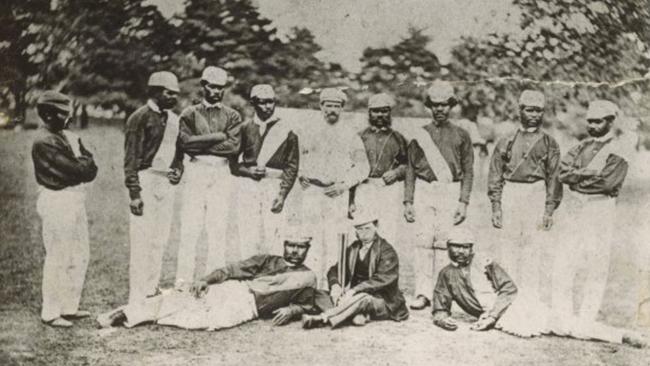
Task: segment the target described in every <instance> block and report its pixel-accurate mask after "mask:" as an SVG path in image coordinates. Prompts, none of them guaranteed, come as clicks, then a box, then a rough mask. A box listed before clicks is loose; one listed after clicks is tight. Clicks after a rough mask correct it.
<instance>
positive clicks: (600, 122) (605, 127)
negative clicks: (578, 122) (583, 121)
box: [587, 117, 614, 137]
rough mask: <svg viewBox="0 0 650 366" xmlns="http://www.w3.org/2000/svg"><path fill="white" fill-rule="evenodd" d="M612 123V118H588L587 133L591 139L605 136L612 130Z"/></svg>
mask: <svg viewBox="0 0 650 366" xmlns="http://www.w3.org/2000/svg"><path fill="white" fill-rule="evenodd" d="M613 122H614V118H613V117H605V118H590V119H588V120H587V132H589V135H590V136H591V137H601V136H605V135H607V133H608V132H609V131H610V130H611V129H612V123H613Z"/></svg>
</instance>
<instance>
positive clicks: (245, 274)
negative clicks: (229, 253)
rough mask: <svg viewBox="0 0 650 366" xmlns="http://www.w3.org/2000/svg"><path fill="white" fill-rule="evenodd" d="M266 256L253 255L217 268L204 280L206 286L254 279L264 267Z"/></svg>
mask: <svg viewBox="0 0 650 366" xmlns="http://www.w3.org/2000/svg"><path fill="white" fill-rule="evenodd" d="M267 259H268V255H255V256H252V257H250V258H248V259H245V260H243V261H240V262H236V263H231V264H228V265H226V266H225V267H223V268H219V269H217V270H215V271H213V272H212V273H210V274H209V275H207V276H206V277H205V278H204V280H205V281H206V282H208V284H211V285H212V284H215V283H221V282H224V281H226V280H249V279H252V278H254V277H255V275H256V274H258V273H259V272H260V271H261V270H262V268H263V267H264V265H265V263H266V260H267Z"/></svg>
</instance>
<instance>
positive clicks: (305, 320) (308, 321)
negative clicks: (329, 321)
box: [302, 314, 325, 329]
mask: <svg viewBox="0 0 650 366" xmlns="http://www.w3.org/2000/svg"><path fill="white" fill-rule="evenodd" d="M324 326H325V320H324V319H323V317H322V316H319V315H307V314H303V316H302V327H303V329H312V328H320V327H324Z"/></svg>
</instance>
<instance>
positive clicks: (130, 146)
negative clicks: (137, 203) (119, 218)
mask: <svg viewBox="0 0 650 366" xmlns="http://www.w3.org/2000/svg"><path fill="white" fill-rule="evenodd" d="M141 122H142V121H141V119H140V118H138V116H137V115H135V114H132V115H131V116H130V117H129V119H128V120H127V121H126V126H125V130H124V185H126V188H128V190H129V197H131V199H136V198H140V192H141V191H142V187H141V186H140V178H139V177H138V169H139V167H140V164H141V163H142V160H141V158H142V149H143V144H144V131H143V127H142V123H141Z"/></svg>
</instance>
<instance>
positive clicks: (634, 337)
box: [622, 333, 650, 348]
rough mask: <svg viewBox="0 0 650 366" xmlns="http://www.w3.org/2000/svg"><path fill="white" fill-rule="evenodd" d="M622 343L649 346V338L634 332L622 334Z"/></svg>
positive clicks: (639, 346) (632, 345)
mask: <svg viewBox="0 0 650 366" xmlns="http://www.w3.org/2000/svg"><path fill="white" fill-rule="evenodd" d="M622 343H623V344H627V345H628V346H631V347H634V348H648V347H649V346H650V340H649V339H648V337H646V336H644V335H641V334H634V333H626V334H624V335H623V339H622Z"/></svg>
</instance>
